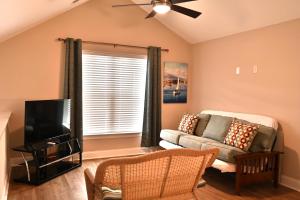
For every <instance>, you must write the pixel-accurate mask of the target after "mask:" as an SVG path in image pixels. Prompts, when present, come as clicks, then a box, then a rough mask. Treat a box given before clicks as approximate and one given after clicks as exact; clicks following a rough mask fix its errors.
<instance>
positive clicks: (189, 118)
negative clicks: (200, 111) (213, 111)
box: [178, 114, 199, 134]
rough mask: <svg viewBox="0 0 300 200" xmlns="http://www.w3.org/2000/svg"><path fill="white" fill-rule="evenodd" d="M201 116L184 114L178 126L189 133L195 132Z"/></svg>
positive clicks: (180, 129)
mask: <svg viewBox="0 0 300 200" xmlns="http://www.w3.org/2000/svg"><path fill="white" fill-rule="evenodd" d="M198 120H199V117H198V116H197V115H194V114H185V115H183V117H182V119H181V121H180V124H179V126H178V130H179V131H182V132H185V133H188V134H193V133H194V130H195V128H196V125H197V123H198Z"/></svg>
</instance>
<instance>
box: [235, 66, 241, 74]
mask: <svg viewBox="0 0 300 200" xmlns="http://www.w3.org/2000/svg"><path fill="white" fill-rule="evenodd" d="M240 72H241V68H240V67H236V68H235V74H236V75H239V74H240Z"/></svg>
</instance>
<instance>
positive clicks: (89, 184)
mask: <svg viewBox="0 0 300 200" xmlns="http://www.w3.org/2000/svg"><path fill="white" fill-rule="evenodd" d="M84 178H85V184H86V191H87V196H88V200H93V199H94V195H95V186H94V181H95V176H94V174H93V173H92V172H91V170H90V169H86V170H84Z"/></svg>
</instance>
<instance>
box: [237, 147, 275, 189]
mask: <svg viewBox="0 0 300 200" xmlns="http://www.w3.org/2000/svg"><path fill="white" fill-rule="evenodd" d="M280 154H281V152H278V151H271V152H256V153H246V154H242V155H237V156H236V157H235V158H236V180H235V190H236V193H237V194H240V190H241V187H242V186H244V185H249V184H252V183H259V182H266V181H272V182H273V185H274V187H277V186H278V176H279V155H280Z"/></svg>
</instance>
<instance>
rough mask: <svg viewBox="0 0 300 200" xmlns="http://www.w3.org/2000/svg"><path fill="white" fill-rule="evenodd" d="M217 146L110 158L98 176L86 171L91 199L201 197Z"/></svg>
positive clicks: (99, 169)
mask: <svg viewBox="0 0 300 200" xmlns="http://www.w3.org/2000/svg"><path fill="white" fill-rule="evenodd" d="M218 152H219V151H218V150H217V149H210V150H206V151H197V150H191V149H173V150H165V151H159V152H155V153H150V154H146V155H143V156H136V157H130V158H117V159H108V160H106V161H103V162H102V163H100V164H99V166H98V168H97V171H96V174H95V176H94V175H93V174H92V173H91V171H90V169H86V170H85V171H84V174H85V180H86V188H87V194H88V200H104V199H122V200H133V199H134V200H139V199H170V200H171V199H172V200H173V199H180V200H184V199H199V197H197V196H196V194H195V191H196V189H197V184H198V181H199V180H200V179H201V177H202V175H203V173H204V171H205V169H206V168H207V167H209V166H211V164H212V163H213V161H214V160H215V158H216V156H217V154H218Z"/></svg>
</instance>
